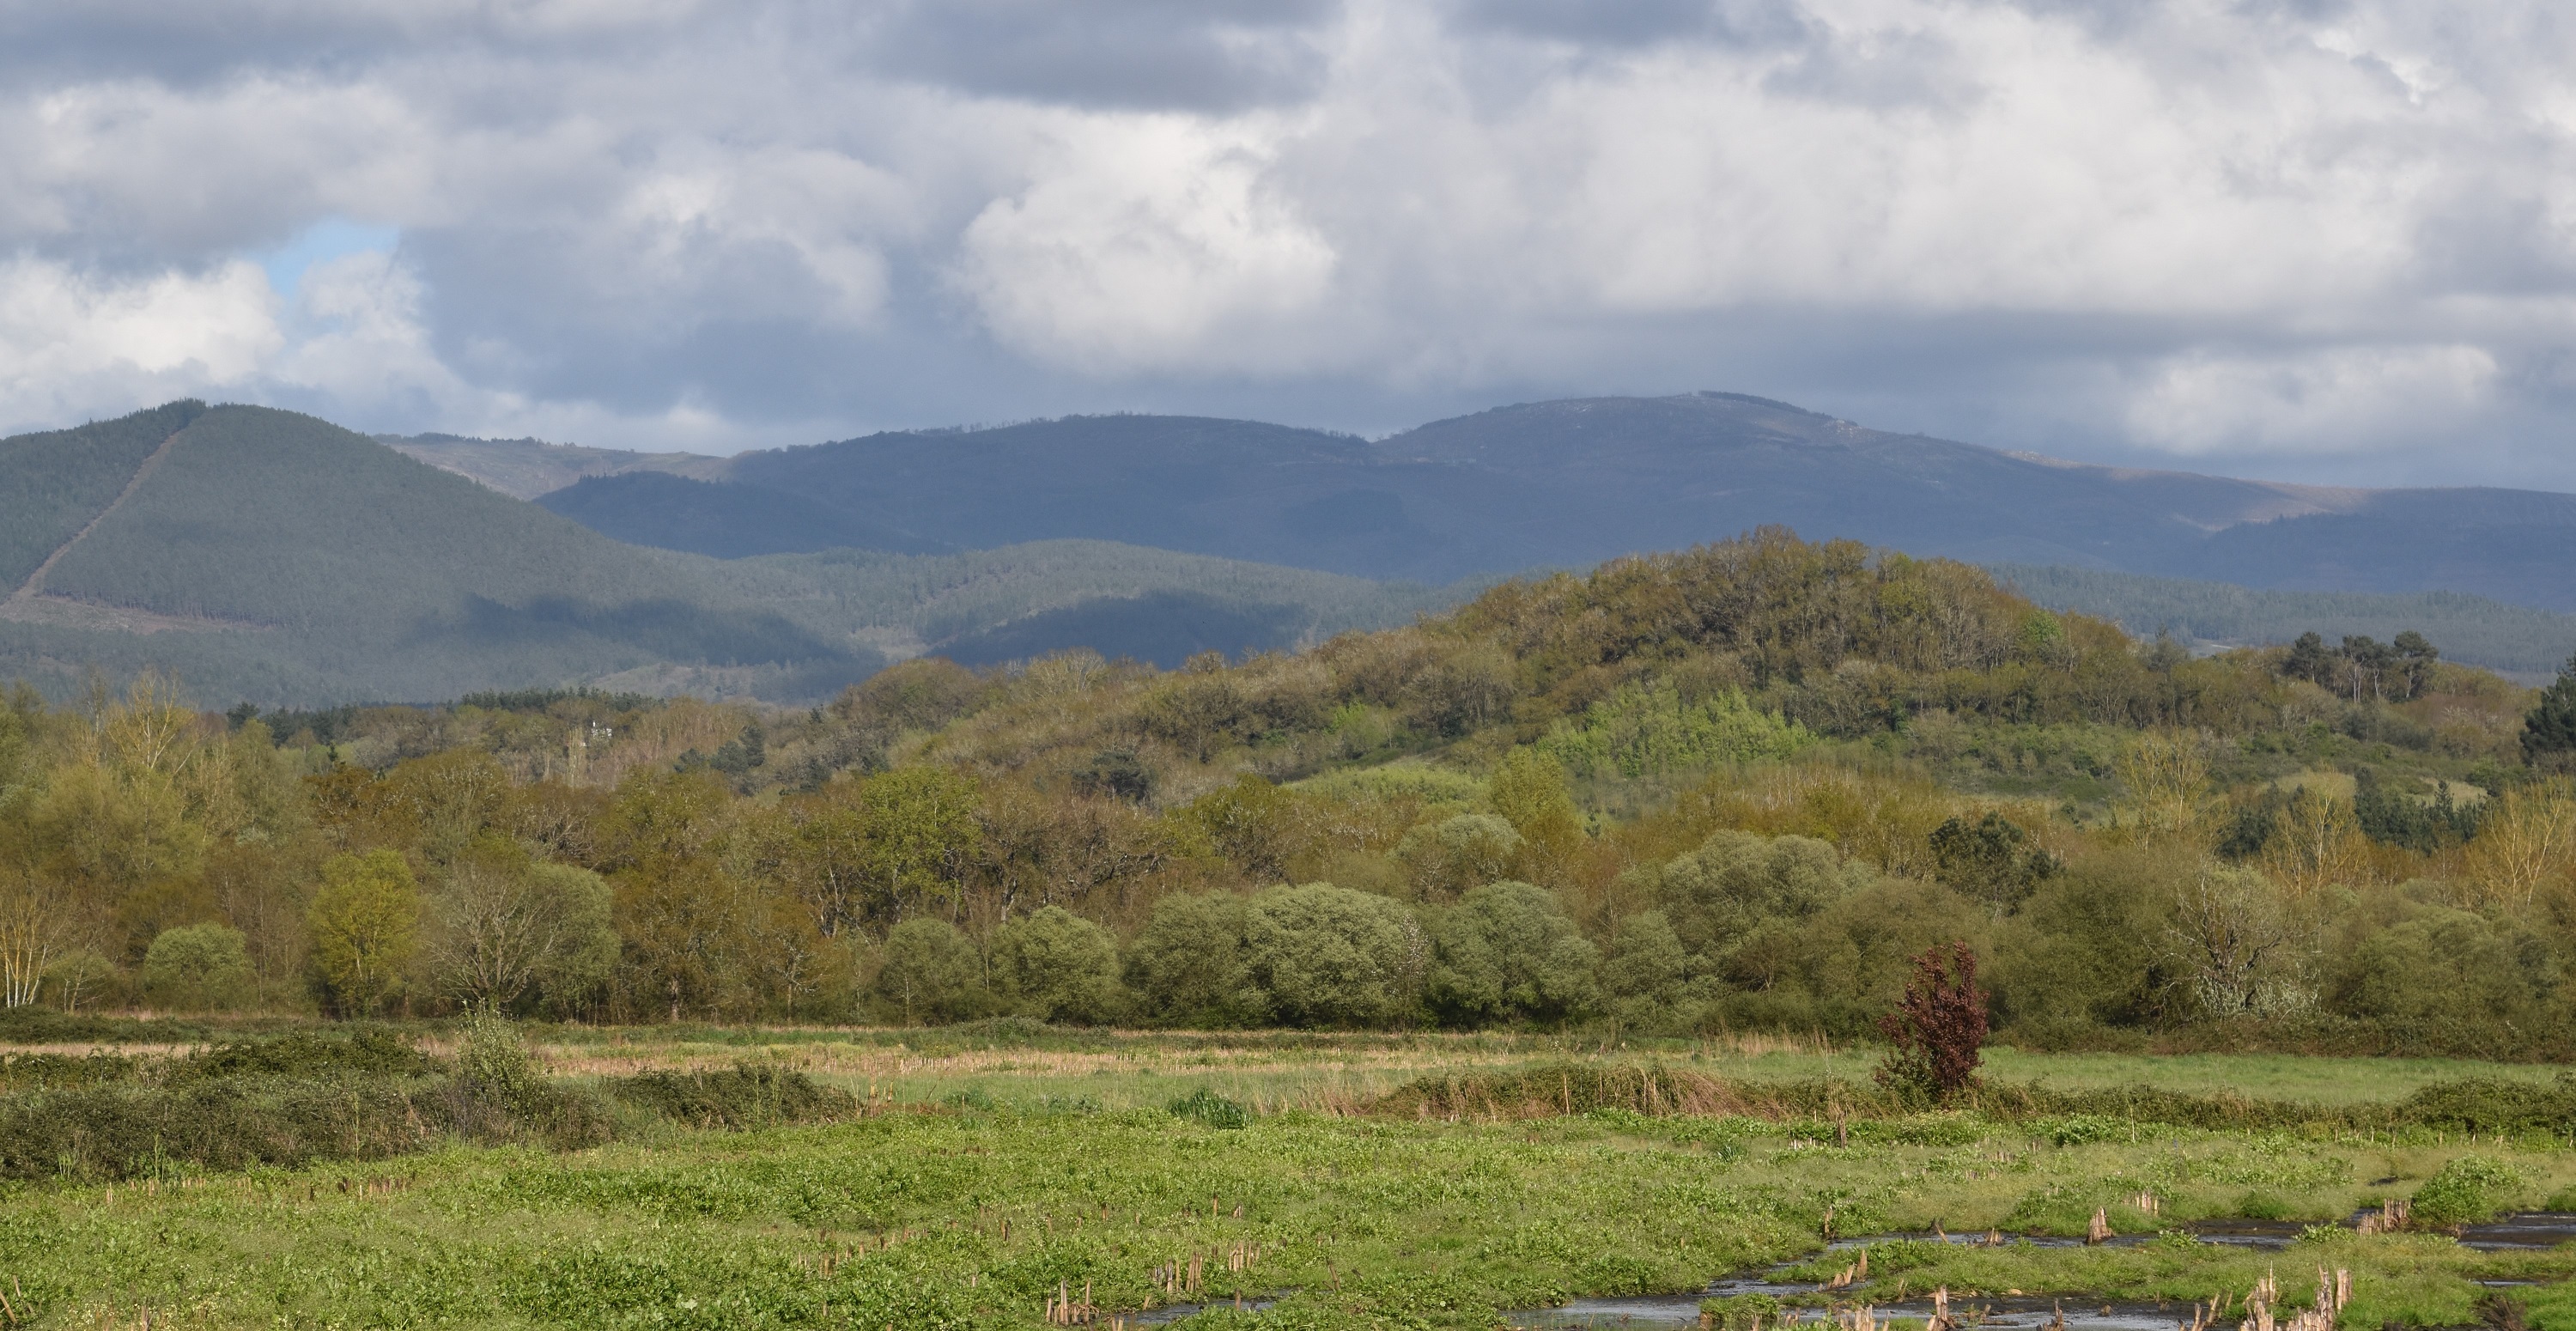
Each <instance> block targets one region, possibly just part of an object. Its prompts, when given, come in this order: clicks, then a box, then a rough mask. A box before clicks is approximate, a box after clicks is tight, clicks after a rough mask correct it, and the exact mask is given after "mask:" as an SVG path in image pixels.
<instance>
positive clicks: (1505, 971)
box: [1427, 883, 1600, 1026]
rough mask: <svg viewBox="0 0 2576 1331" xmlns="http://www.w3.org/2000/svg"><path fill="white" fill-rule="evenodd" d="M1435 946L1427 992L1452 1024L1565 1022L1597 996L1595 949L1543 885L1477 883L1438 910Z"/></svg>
mask: <svg viewBox="0 0 2576 1331" xmlns="http://www.w3.org/2000/svg"><path fill="white" fill-rule="evenodd" d="M1431 943H1432V957H1433V961H1432V966H1431V976H1430V982H1429V984H1428V986H1427V994H1428V997H1429V998H1430V1001H1431V1005H1432V1008H1433V1010H1434V1011H1436V1012H1438V1013H1439V1015H1440V1017H1441V1018H1442V1019H1443V1020H1445V1021H1448V1022H1451V1023H1453V1024H1457V1025H1462V1026H1463V1025H1476V1024H1480V1023H1483V1022H1488V1021H1561V1020H1563V1019H1565V1018H1567V1017H1572V1016H1579V1015H1581V1014H1583V1013H1585V1012H1587V1011H1590V1010H1591V1009H1592V1008H1593V1007H1595V1006H1596V1005H1597V1004H1598V1003H1599V1001H1600V992H1599V990H1598V988H1597V987H1596V986H1595V984H1594V981H1593V976H1592V970H1593V966H1594V964H1595V962H1596V960H1597V958H1598V954H1597V953H1596V952H1595V950H1594V949H1593V946H1592V944H1591V943H1590V942H1588V941H1586V940H1585V939H1584V937H1583V933H1582V931H1581V930H1579V929H1577V928H1576V927H1575V925H1574V921H1573V920H1571V919H1568V918H1567V917H1566V914H1565V909H1564V907H1562V906H1560V905H1559V904H1558V903H1557V900H1556V894H1555V893H1552V892H1550V891H1548V890H1547V889H1546V888H1543V887H1533V886H1531V885H1530V884H1528V883H1494V884H1490V885H1488V886H1485V887H1480V888H1477V889H1476V890H1475V891H1472V892H1469V893H1468V894H1467V895H1466V896H1465V897H1464V898H1462V899H1461V900H1460V901H1459V902H1458V904H1457V906H1455V907H1454V908H1452V909H1449V910H1446V911H1443V912H1441V913H1440V916H1439V920H1438V923H1437V924H1435V925H1434V926H1433V928H1432V931H1431Z"/></svg>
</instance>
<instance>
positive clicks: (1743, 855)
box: [1636, 831, 1874, 965]
mask: <svg viewBox="0 0 2576 1331" xmlns="http://www.w3.org/2000/svg"><path fill="white" fill-rule="evenodd" d="M1873 877H1874V875H1872V874H1871V873H1870V872H1869V870H1868V868H1867V867H1866V866H1864V865H1860V864H1855V863H1847V862H1845V861H1844V859H1843V857H1842V855H1841V853H1840V852H1838V851H1836V850H1835V849H1834V848H1833V847H1832V846H1830V845H1827V844H1825V843H1824V842H1821V841H1817V840H1814V839H1812V838H1809V837H1802V836H1782V837H1765V836H1761V835H1759V834H1756V833H1751V832H1735V831H1724V832H1718V833H1716V834H1714V835H1712V836H1710V837H1709V839H1708V840H1707V841H1706V842H1703V843H1702V844H1701V845H1700V846H1699V848H1698V849H1696V850H1693V851H1691V852H1689V853H1687V854H1684V855H1680V856H1677V857H1675V858H1674V859H1672V860H1671V861H1670V862H1668V863H1666V864H1663V865H1660V866H1654V867H1650V868H1648V869H1646V870H1643V871H1641V872H1640V873H1639V874H1638V876H1637V880H1636V881H1637V885H1638V887H1639V888H1641V889H1642V890H1643V891H1644V892H1645V893H1646V895H1647V896H1648V897H1649V899H1651V900H1653V901H1654V902H1655V903H1656V904H1657V905H1658V906H1660V907H1661V909H1662V910H1663V912H1664V915H1665V917H1666V918H1667V919H1668V920H1669V921H1670V922H1671V924H1672V927H1673V931H1674V932H1675V933H1676V934H1678V935H1679V936H1680V938H1681V940H1682V945H1683V946H1684V947H1685V948H1688V949H1689V950H1690V951H1692V952H1695V953H1698V954H1700V955H1702V956H1706V957H1708V958H1710V959H1711V960H1712V961H1718V962H1720V963H1721V964H1722V963H1723V961H1724V960H1725V959H1728V958H1732V957H1734V956H1735V955H1736V954H1737V953H1739V952H1741V951H1742V950H1744V948H1745V947H1746V946H1747V945H1748V943H1751V942H1752V941H1753V940H1754V939H1755V936H1756V935H1757V934H1758V933H1760V932H1761V931H1763V930H1764V929H1766V928H1768V927H1773V926H1774V925H1775V923H1776V922H1789V923H1794V922H1796V921H1800V920H1805V919H1810V918H1813V917H1814V916H1816V915H1817V914H1819V913H1821V912H1822V911H1824V910H1825V908H1826V907H1828V906H1831V905H1833V904H1834V903H1835V902H1837V901H1840V900H1842V899H1843V898H1844V897H1846V896H1848V895H1850V894H1852V893H1854V892H1857V891H1859V890H1861V889H1862V888H1864V887H1866V886H1867V885H1868V884H1869V883H1870V882H1871V881H1872V879H1873ZM1759 964H1764V965H1768V964H1769V963H1768V961H1767V959H1765V960H1763V961H1761V962H1760V963H1759Z"/></svg>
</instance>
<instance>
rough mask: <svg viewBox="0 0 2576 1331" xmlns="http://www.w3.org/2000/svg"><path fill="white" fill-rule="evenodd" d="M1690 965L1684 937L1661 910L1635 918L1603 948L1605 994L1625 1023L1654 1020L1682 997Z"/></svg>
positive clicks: (1622, 922) (1626, 922) (1633, 916)
mask: <svg viewBox="0 0 2576 1331" xmlns="http://www.w3.org/2000/svg"><path fill="white" fill-rule="evenodd" d="M1689 966H1690V954H1689V953H1687V952H1684V951H1683V950H1682V940H1681V935H1679V934H1676V933H1674V932H1673V926H1672V922H1671V921H1669V920H1667V919H1665V918H1664V913H1663V912H1662V911H1659V910H1650V911H1646V912H1644V913H1642V914H1637V915H1631V916H1629V917H1628V918H1626V919H1624V920H1621V921H1619V930H1618V933H1617V934H1616V935H1615V936H1613V937H1612V938H1611V940H1610V943H1609V946H1607V947H1604V948H1603V949H1601V967H1600V975H1601V992H1602V995H1603V997H1604V998H1605V999H1606V1000H1607V1001H1608V1002H1609V1003H1610V1004H1611V1006H1612V1007H1613V1008H1614V1009H1616V1010H1617V1011H1618V1013H1619V1015H1620V1017H1621V1018H1622V1019H1623V1020H1626V1021H1630V1022H1637V1021H1651V1020H1652V1019H1653V1016H1654V1014H1655V1013H1656V1012H1658V1011H1659V1010H1660V1009H1663V1008H1667V1007H1669V1006H1671V1005H1672V1004H1674V1003H1676V1002H1678V1001H1679V1000H1680V999H1681V996H1682V985H1683V981H1684V980H1685V978H1686V977H1687V975H1688V972H1689Z"/></svg>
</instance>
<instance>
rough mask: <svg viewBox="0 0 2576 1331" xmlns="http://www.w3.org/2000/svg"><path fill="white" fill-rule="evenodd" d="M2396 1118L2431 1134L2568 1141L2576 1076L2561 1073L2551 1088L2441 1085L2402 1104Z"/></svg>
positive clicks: (2497, 1080) (2460, 1081)
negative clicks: (2527, 1135)
mask: <svg viewBox="0 0 2576 1331" xmlns="http://www.w3.org/2000/svg"><path fill="white" fill-rule="evenodd" d="M2395 1116H2396V1118H2397V1120H2398V1121H2399V1122H2401V1123H2412V1124H2416V1125H2418V1126H2421V1127H2427V1128H2444V1129H2449V1130H2453V1131H2461V1132H2471V1133H2495V1132H2546V1133H2548V1134H2550V1135H2551V1136H2553V1137H2564V1136H2567V1135H2569V1134H2570V1133H2576V1076H2571V1075H2570V1074H2568V1073H2565V1072H2561V1073H2559V1074H2558V1080H2557V1083H2556V1084H2555V1085H2550V1086H2536V1085H2533V1084H2532V1083H2530V1082H2525V1081H2507V1080H2505V1079H2504V1078H2501V1077H2459V1078H2454V1079H2452V1080H2450V1081H2437V1082H2433V1083H2432V1084H2430V1085H2427V1086H2422V1087H2419V1088H2417V1089H2416V1091H2415V1093H2414V1094H2412V1095H2409V1096H2407V1097H2406V1098H2405V1099H2404V1100H2401V1101H2399V1102H2398V1103H2397V1108H2396V1115H2395Z"/></svg>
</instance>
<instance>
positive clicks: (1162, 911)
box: [1126, 892, 1270, 1026]
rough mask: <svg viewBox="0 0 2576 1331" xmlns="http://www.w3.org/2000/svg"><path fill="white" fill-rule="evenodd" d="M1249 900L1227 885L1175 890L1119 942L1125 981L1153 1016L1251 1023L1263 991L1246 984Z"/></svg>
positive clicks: (1170, 1020)
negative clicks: (1130, 940)
mask: <svg viewBox="0 0 2576 1331" xmlns="http://www.w3.org/2000/svg"><path fill="white" fill-rule="evenodd" d="M1250 915H1251V904H1250V903H1249V902H1248V901H1247V900H1246V899H1244V898H1243V897H1239V896H1236V895H1234V894H1233V893H1230V892H1209V893H1201V894H1189V893H1175V894H1174V895H1171V896H1167V897H1165V898H1163V899H1162V900H1160V901H1157V902H1155V903H1154V914H1153V916H1152V917H1151V918H1150V919H1148V920H1147V921H1146V922H1145V927H1144V929H1143V930H1141V931H1139V932H1138V933H1137V935H1136V941H1135V943H1134V944H1133V945H1132V946H1130V947H1129V948H1128V949H1127V964H1126V975H1127V984H1128V987H1129V988H1130V989H1132V990H1134V991H1135V993H1136V996H1137V998H1138V999H1139V1000H1140V1001H1141V1002H1142V1003H1143V1004H1144V1007H1145V1010H1146V1012H1147V1013H1148V1014H1150V1015H1151V1016H1152V1017H1153V1018H1154V1019H1155V1020H1157V1021H1160V1022H1163V1023H1165V1024H1169V1025H1175V1026H1253V1025H1259V1024H1260V1023H1261V1022H1263V1021H1265V1020H1267V1019H1268V1017H1269V1014H1270V1002H1269V998H1268V997H1267V996H1266V995H1264V994H1263V993H1262V991H1261V988H1260V986H1258V985H1256V984H1255V983H1253V979H1252V963H1251V958H1250V956H1249V954H1248V952H1247V949H1246V946H1245V942H1244V935H1245V931H1246V927H1247V922H1248V920H1249V918H1250Z"/></svg>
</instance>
